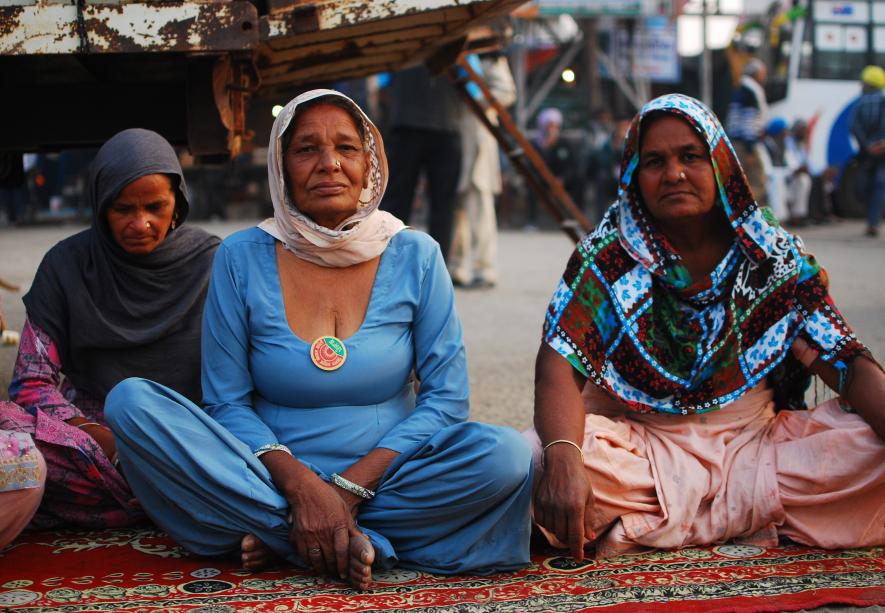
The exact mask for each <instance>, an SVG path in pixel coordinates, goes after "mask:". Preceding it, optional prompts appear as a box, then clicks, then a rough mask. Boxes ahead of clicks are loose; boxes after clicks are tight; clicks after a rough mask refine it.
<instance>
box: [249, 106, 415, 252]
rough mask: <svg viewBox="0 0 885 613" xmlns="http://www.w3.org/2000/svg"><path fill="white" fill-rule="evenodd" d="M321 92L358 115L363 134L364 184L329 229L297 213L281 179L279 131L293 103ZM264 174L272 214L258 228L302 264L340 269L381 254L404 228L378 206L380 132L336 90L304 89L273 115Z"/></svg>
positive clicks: (383, 175)
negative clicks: (349, 210)
mask: <svg viewBox="0 0 885 613" xmlns="http://www.w3.org/2000/svg"><path fill="white" fill-rule="evenodd" d="M321 96H337V97H338V98H341V99H342V100H344V101H346V102H347V104H348V105H350V106H351V107H352V108H353V109H354V110H355V111H356V113H357V115H359V116H360V118H362V121H363V127H364V128H365V133H366V138H365V142H364V143H363V146H364V147H365V148H366V152H367V153H368V154H369V170H368V173H369V180H368V186H367V187H365V188H364V189H363V191H362V193H361V194H360V202H359V204H358V208H357V211H356V213H354V214H353V215H351V216H350V217H348V218H347V219H345V220H344V221H343V222H342V223H341V224H340V225H339V226H338V227H337V228H335V229H329V228H326V227H323V226H321V225H319V224H317V223H316V222H315V221H313V220H312V219H310V218H309V217H308V216H306V215H305V214H304V213H302V212H301V211H299V210H298V208H297V206H296V204H295V203H293V202H292V199H291V197H290V196H289V191H288V189H287V188H286V182H285V172H286V170H285V166H284V159H285V152H284V151H283V141H282V137H283V134H284V133H285V132H286V129H287V128H288V127H289V124H290V123H291V122H292V118H293V117H294V116H295V112H296V109H297V108H298V106H299V105H301V104H304V103H305V102H308V101H310V100H314V99H316V98H319V97H321ZM267 176H268V182H269V183H270V197H271V200H272V201H273V209H274V216H273V218H272V219H266V220H265V221H263V222H262V223H261V224H259V226H258V227H259V228H261V229H262V230H264V231H265V232H267V233H268V234H270V235H271V236H273V237H274V238H276V239H277V240H279V241H281V242H282V243H283V246H284V247H285V248H286V249H288V250H289V251H291V252H292V253H294V254H295V255H297V256H298V257H300V258H302V259H304V260H307V261H308V262H313V263H314V264H319V265H320V266H328V267H343V266H351V265H353V264H359V263H360V262H365V261H367V260H371V259H372V258H374V257H377V256H379V255H381V253H382V252H383V251H384V249H385V248H386V247H387V243H389V242H390V239H391V238H393V236H394V235H395V234H396V233H397V232H399V231H400V230H402V229H404V228H405V227H406V226H405V225H403V222H401V221H400V220H399V219H397V218H396V217H394V216H393V215H391V214H390V213H388V212H387V211H380V210H378V205H379V204H380V203H381V198H382V197H383V196H384V190H385V189H386V188H387V176H388V174H387V156H386V155H385V154H384V141H383V140H382V139H381V132H379V131H378V128H377V127H375V124H374V123H372V121H371V120H370V119H369V118H368V117H367V116H366V114H365V113H363V110H362V109H361V108H360V107H359V106H357V104H356V103H355V102H354V101H353V100H351V99H350V98H348V97H347V96H345V95H344V94H342V93H341V92H337V91H335V90H332V89H314V90H311V91H309V92H305V93H303V94H301V95H300V96H298V97H297V98H295V99H293V100H292V101H291V102H289V104H287V105H286V107H285V108H284V109H283V110H282V111H281V112H280V114H279V115H277V118H276V121H274V124H273V129H272V130H271V133H270V144H269V145H268V153H267Z"/></svg>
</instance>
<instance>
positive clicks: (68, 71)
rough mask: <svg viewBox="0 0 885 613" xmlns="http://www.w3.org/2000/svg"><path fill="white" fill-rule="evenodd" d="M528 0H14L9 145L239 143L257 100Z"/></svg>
mask: <svg viewBox="0 0 885 613" xmlns="http://www.w3.org/2000/svg"><path fill="white" fill-rule="evenodd" d="M522 1H523V0H313V1H310V0H307V1H305V0H254V1H247V0H185V1H177V0H168V1H163V2H151V1H145V0H141V1H129V0H6V1H5V2H3V3H0V79H2V81H3V89H4V94H5V95H4V96H2V97H0V114H2V116H3V117H4V118H5V119H6V122H5V124H4V135H3V138H2V139H0V151H11V152H22V151H36V150H52V149H60V148H65V147H77V146H79V147H83V146H95V145H98V144H100V143H101V142H103V141H104V140H106V139H107V138H108V137H110V136H111V135H113V134H114V133H115V132H117V131H119V130H121V129H123V128H126V127H131V126H140V127H146V128H151V129H154V130H156V131H158V132H160V133H161V134H163V135H164V136H166V137H167V138H168V139H169V140H170V141H171V142H172V143H174V144H177V145H187V146H188V147H189V148H190V149H191V151H192V153H194V154H195V155H196V156H197V157H198V158H202V159H207V160H211V159H221V158H230V157H232V156H235V155H236V154H237V152H238V151H239V150H240V148H241V147H242V146H243V144H244V143H245V142H247V141H248V139H249V137H250V126H249V123H250V118H249V113H248V104H249V101H250V100H253V101H267V100H273V101H275V102H278V101H283V102H284V101H285V99H287V98H288V97H290V96H292V95H294V94H297V93H298V92H300V91H302V90H304V89H306V88H309V87H315V86H317V85H327V84H330V83H333V82H335V81H337V80H343V79H350V78H356V77H361V76H366V75H370V74H375V73H378V72H382V71H392V70H398V69H400V68H404V67H406V66H409V65H413V64H416V63H419V62H421V61H424V60H425V59H426V58H427V57H429V56H430V55H432V54H433V53H435V52H436V50H437V49H438V48H440V47H441V46H444V45H445V44H447V43H448V42H450V41H452V40H455V39H458V38H460V37H463V36H464V35H465V33H466V32H468V30H470V29H471V28H474V27H476V26H477V25H480V24H482V23H483V22H486V21H488V20H491V19H493V18H495V17H498V16H500V15H504V14H507V13H509V12H510V11H511V10H512V9H514V8H515V7H517V6H518V5H519V4H521V3H522Z"/></svg>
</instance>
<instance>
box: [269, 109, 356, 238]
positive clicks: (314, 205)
mask: <svg viewBox="0 0 885 613" xmlns="http://www.w3.org/2000/svg"><path fill="white" fill-rule="evenodd" d="M297 122H298V123H297V124H296V125H295V127H294V128H293V129H294V133H293V134H292V139H291V141H289V148H288V149H287V150H286V152H285V164H286V174H287V176H288V185H289V195H290V196H291V198H292V202H294V203H295V206H296V207H298V210H299V211H301V212H302V213H304V214H305V215H307V216H308V217H310V218H311V219H313V220H314V221H315V222H316V223H318V224H319V225H321V226H325V227H327V228H337V227H338V226H339V225H341V223H342V222H343V221H344V220H345V219H347V218H348V217H350V216H351V215H353V214H354V213H356V211H357V208H358V207H359V198H360V193H361V192H362V190H363V188H364V187H366V186H367V185H368V180H369V172H368V171H369V157H368V154H367V153H366V152H365V150H364V148H363V143H362V140H360V135H359V132H357V129H356V126H355V125H354V123H353V119H351V117H350V115H348V113H347V111H345V110H344V109H342V108H340V107H337V106H333V105H331V104H320V105H317V106H314V107H311V108H309V109H307V110H305V111H304V112H303V113H302V114H301V115H300V116H299V117H298V119H297Z"/></svg>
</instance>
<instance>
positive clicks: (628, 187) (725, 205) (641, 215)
mask: <svg viewBox="0 0 885 613" xmlns="http://www.w3.org/2000/svg"><path fill="white" fill-rule="evenodd" d="M653 112H665V113H672V114H675V115H677V116H679V117H680V118H682V119H684V120H685V121H687V122H688V123H689V124H690V125H691V126H692V127H693V128H694V129H695V130H697V132H698V134H700V135H701V138H702V139H703V140H704V141H705V142H706V143H707V145H708V147H709V150H710V156H711V159H712V163H713V170H714V173H715V176H716V182H717V185H718V191H719V202H718V203H717V206H721V207H722V210H723V211H724V213H725V214H726V216H727V217H728V220H729V221H730V223H731V226H732V228H733V229H734V233H735V239H734V244H733V245H732V248H731V249H730V251H729V252H728V253H727V255H726V256H725V257H724V258H723V260H722V261H721V262H720V263H719V265H718V266H717V267H716V268H715V269H714V270H713V271H712V272H711V273H710V274H709V275H708V276H707V277H706V278H704V279H700V280H698V281H697V282H695V283H692V282H691V277H690V275H689V274H688V271H687V269H686V268H685V266H684V265H683V264H682V261H681V258H680V256H679V254H678V253H677V252H676V251H675V250H674V249H673V248H672V246H670V244H669V243H668V241H667V240H666V238H665V237H664V236H663V234H662V233H660V232H658V231H657V229H656V228H655V225H654V220H653V219H652V218H651V217H650V215H649V214H648V212H647V209H646V208H645V205H644V204H643V203H642V201H641V197H640V196H639V190H638V188H637V187H636V185H634V181H633V178H634V173H635V171H636V170H637V166H638V162H639V151H638V145H639V133H640V129H641V128H642V125H643V119H644V118H645V117H646V116H647V115H648V114H649V113H653ZM798 335H801V336H802V337H803V338H804V339H805V340H806V341H808V343H810V344H811V346H812V347H813V348H815V349H817V350H818V351H819V352H820V355H821V357H822V358H823V359H824V360H825V361H827V362H828V363H830V364H832V365H834V366H835V367H836V368H838V369H840V371H842V372H845V371H846V370H847V364H848V362H850V360H851V359H852V358H854V357H855V356H857V355H859V354H862V353H864V354H865V353H868V352H867V350H866V348H865V347H864V346H863V345H862V344H861V343H860V342H859V341H858V340H857V338H856V337H855V336H854V334H853V333H852V331H851V329H850V328H849V327H848V324H847V323H846V322H845V320H844V319H843V318H842V316H841V315H840V313H839V311H838V310H837V309H836V307H835V305H834V304H833V301H832V299H831V298H830V296H829V293H828V291H827V279H826V273H825V272H824V271H823V269H821V267H820V266H819V265H818V264H817V262H816V261H815V259H814V257H813V256H811V255H810V254H807V253H805V252H804V251H803V245H802V242H801V240H800V239H799V238H798V237H795V236H792V235H791V234H789V233H787V232H786V231H784V230H783V229H781V228H780V227H779V226H778V225H777V222H776V221H775V220H774V218H773V217H772V216H771V214H770V213H769V211H768V210H767V209H760V208H759V207H758V206H757V204H756V202H755V201H754V199H753V196H752V193H751V191H750V187H749V185H748V183H747V180H746V177H745V176H744V173H743V170H742V169H741V166H740V163H739V162H738V159H737V156H736V155H735V153H734V150H733V148H732V146H731V143H730V142H729V140H728V138H727V136H726V135H725V131H724V130H723V128H722V125H721V124H720V123H719V120H718V119H717V118H716V116H715V115H714V114H713V113H712V112H711V111H710V110H709V109H707V108H706V107H705V106H704V105H703V104H701V103H700V102H699V101H697V100H695V99H693V98H690V97H688V96H683V95H680V94H671V95H666V96H661V97H659V98H656V99H655V100H652V101H651V102H649V103H648V104H646V105H645V106H644V107H643V108H642V110H641V111H640V112H639V113H638V114H637V115H636V117H635V118H634V119H633V122H632V123H631V125H630V129H629V131H628V133H627V136H626V146H625V150H624V157H623V159H622V162H621V180H620V186H619V189H618V201H617V202H615V203H614V204H613V205H612V206H611V207H610V208H609V210H608V212H607V213H606V215H605V217H604V218H603V220H602V221H601V222H600V223H599V225H598V226H597V227H596V229H595V230H594V231H593V232H591V233H590V234H588V235H587V236H586V237H584V239H583V240H582V241H581V242H580V243H579V244H578V246H577V248H576V249H575V252H574V253H573V255H572V257H571V259H570V260H569V262H568V265H567V266H566V270H565V273H564V274H563V277H562V279H561V280H560V282H559V286H558V287H557V289H556V292H555V294H554V296H553V299H552V301H551V303H550V306H549V307H548V310H547V316H546V320H545V324H544V339H545V341H546V342H547V343H548V344H549V345H550V346H551V347H552V348H553V349H555V350H556V351H557V352H559V353H560V354H561V355H562V356H563V357H565V358H566V359H567V360H568V361H569V362H570V363H571V364H572V365H573V366H574V367H575V368H576V369H578V370H579V371H580V372H581V373H582V374H583V375H585V376H586V377H588V378H589V379H591V380H592V381H593V382H594V383H595V384H596V385H598V386H599V387H601V388H603V389H605V390H607V391H608V392H610V393H611V394H613V395H615V396H617V397H618V398H619V399H620V400H621V401H622V402H623V403H624V404H625V405H627V406H628V407H629V408H630V409H632V410H635V411H640V412H653V411H656V412H668V413H682V414H689V413H699V412H705V411H711V410H715V409H718V408H721V407H722V406H724V405H727V404H728V403H730V402H732V401H734V400H736V399H737V398H739V397H740V396H742V395H743V394H744V393H745V392H747V391H748V390H750V389H751V388H753V387H754V386H755V385H756V384H757V383H759V381H760V380H762V379H763V378H764V377H766V376H767V375H768V374H769V373H771V371H772V370H773V369H774V368H775V367H777V366H778V365H779V364H780V363H781V362H782V361H784V359H785V358H786V357H787V356H788V354H789V349H790V345H791V344H792V342H793V341H794V340H795V338H796V337H797V336H798Z"/></svg>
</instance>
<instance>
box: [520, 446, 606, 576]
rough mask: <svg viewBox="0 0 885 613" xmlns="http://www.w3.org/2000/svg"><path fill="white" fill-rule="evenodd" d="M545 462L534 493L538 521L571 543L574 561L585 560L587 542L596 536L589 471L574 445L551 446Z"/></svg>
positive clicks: (569, 545) (561, 538)
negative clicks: (593, 526) (593, 525)
mask: <svg viewBox="0 0 885 613" xmlns="http://www.w3.org/2000/svg"><path fill="white" fill-rule="evenodd" d="M544 464H545V468H544V474H543V476H542V477H541V480H540V481H539V483H538V487H537V489H536V490H535V496H534V499H535V500H534V502H535V507H534V509H535V521H536V522H537V523H538V524H539V525H541V526H543V527H544V528H545V529H546V530H549V531H550V532H552V533H553V534H555V535H556V538H558V539H559V540H560V541H561V542H563V543H568V548H569V552H570V553H571V555H572V557H573V558H574V559H575V560H579V561H580V560H583V559H584V544H585V543H587V542H592V541H593V540H594V539H595V538H596V535H595V533H594V532H593V528H592V523H593V522H592V519H591V518H592V517H593V515H594V510H595V506H596V500H595V498H594V496H593V488H592V486H591V485H590V479H589V477H588V476H587V470H586V469H585V468H584V463H583V462H582V461H581V456H580V455H579V454H578V452H577V450H576V449H575V448H573V447H572V446H571V445H553V446H552V447H549V448H548V449H547V451H546V452H545V462H544ZM587 537H589V538H587Z"/></svg>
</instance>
